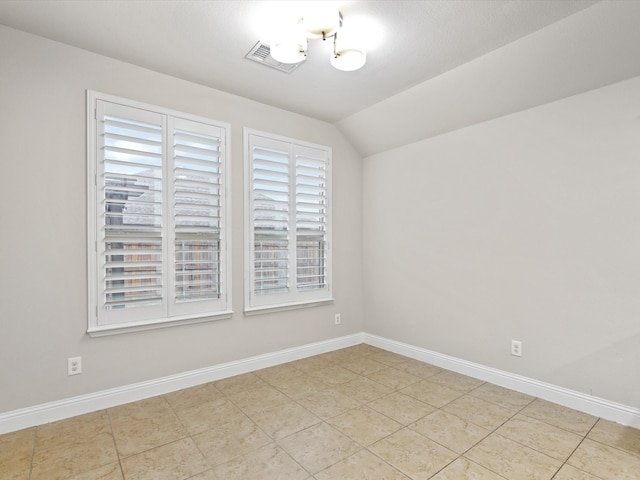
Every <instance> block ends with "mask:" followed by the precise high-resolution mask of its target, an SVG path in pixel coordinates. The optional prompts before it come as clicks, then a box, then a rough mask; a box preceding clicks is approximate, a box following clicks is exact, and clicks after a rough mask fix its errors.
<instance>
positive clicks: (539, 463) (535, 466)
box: [465, 434, 562, 480]
mask: <svg viewBox="0 0 640 480" xmlns="http://www.w3.org/2000/svg"><path fill="white" fill-rule="evenodd" d="M465 457H466V458H467V459H469V460H471V461H473V462H476V463H478V464H479V465H482V466H483V467H485V468H487V469H489V470H491V471H492V472H495V473H497V474H498V475H502V476H503V477H505V478H507V479H509V480H549V479H551V478H552V477H553V475H554V474H555V473H556V472H557V471H558V470H559V469H560V467H561V465H562V462H560V461H558V460H555V459H553V458H551V457H548V456H547V455H544V454H543V453H540V452H536V451H535V450H533V449H531V448H529V447H525V446H524V445H520V444H519V443H516V442H514V441H513V440H509V439H508V438H505V437H503V436H501V435H497V434H492V435H490V436H489V437H487V438H485V439H484V440H483V441H481V442H480V443H479V444H478V445H476V446H475V447H473V448H472V449H471V450H469V451H468V452H467V453H466V454H465Z"/></svg>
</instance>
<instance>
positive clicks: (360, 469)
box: [315, 450, 409, 480]
mask: <svg viewBox="0 0 640 480" xmlns="http://www.w3.org/2000/svg"><path fill="white" fill-rule="evenodd" d="M315 478H316V480H409V477H407V476H406V475H404V474H402V473H400V472H399V471H398V470H396V469H395V468H393V467H391V466H390V465H388V464H387V463H385V462H383V461H382V460H380V459H379V458H378V457H376V456H375V455H374V454H373V453H371V452H368V451H367V450H360V451H359V452H358V453H356V454H354V455H352V456H350V457H348V458H346V459H345V460H343V461H341V462H339V463H336V464H335V465H333V466H332V467H329V468H327V469H326V470H323V471H321V472H319V473H317V474H316V475H315Z"/></svg>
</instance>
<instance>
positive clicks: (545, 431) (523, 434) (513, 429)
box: [496, 415, 583, 462]
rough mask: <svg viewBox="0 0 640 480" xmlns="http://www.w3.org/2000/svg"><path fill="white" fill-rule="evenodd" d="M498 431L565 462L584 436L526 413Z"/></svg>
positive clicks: (509, 421)
mask: <svg viewBox="0 0 640 480" xmlns="http://www.w3.org/2000/svg"><path fill="white" fill-rule="evenodd" d="M496 433H499V434H500V435H502V436H503V437H507V438H509V439H511V440H513V441H515V442H518V443H521V444H522V445H526V446H527V447H531V448H533V449H534V450H537V451H539V452H542V453H544V454H546V455H549V456H550V457H553V458H555V459H557V460H561V461H563V462H564V461H565V460H566V459H567V458H569V455H571V454H572V453H573V451H574V450H575V449H576V447H577V446H578V445H579V444H580V442H581V441H582V438H583V437H581V436H580V435H576V434H575V433H571V432H567V431H566V430H563V429H561V428H558V427H554V426H553V425H549V424H548V423H544V422H541V421H540V420H536V419H535V418H531V417H527V416H525V415H516V416H515V417H513V418H512V419H510V420H508V421H507V422H506V423H505V424H504V425H502V426H501V427H500V428H499V429H498V430H497V431H496Z"/></svg>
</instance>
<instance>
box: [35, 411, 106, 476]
mask: <svg viewBox="0 0 640 480" xmlns="http://www.w3.org/2000/svg"><path fill="white" fill-rule="evenodd" d="M117 461H118V455H117V453H116V446H115V443H114V438H113V436H112V434H111V429H110V427H109V423H108V416H107V414H106V412H105V411H101V412H96V413H90V414H87V415H80V416H78V417H74V418H70V419H67V420H61V421H59V422H54V423H50V424H47V425H42V426H40V427H38V430H37V432H36V444H35V449H34V454H33V465H32V469H31V479H33V480H39V479H46V480H52V479H58V478H61V479H62V478H64V479H67V478H71V477H73V476H74V475H79V474H81V473H84V472H87V471H90V470H95V469H96V468H99V467H103V466H105V465H108V464H111V463H115V462H117Z"/></svg>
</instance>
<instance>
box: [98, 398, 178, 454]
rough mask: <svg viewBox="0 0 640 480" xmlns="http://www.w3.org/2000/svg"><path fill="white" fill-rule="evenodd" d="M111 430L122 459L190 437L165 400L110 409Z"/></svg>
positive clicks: (141, 402)
mask: <svg viewBox="0 0 640 480" xmlns="http://www.w3.org/2000/svg"><path fill="white" fill-rule="evenodd" d="M109 418H110V419H111V429H112V431H113V437H114V438H115V442H116V447H117V449H118V454H119V455H120V457H128V456H130V455H135V454H136V453H140V452H144V451H145V450H149V449H151V448H155V447H159V446H161V445H165V444H167V443H171V442H174V441H176V440H178V439H181V438H184V437H186V436H187V434H188V433H187V429H186V428H185V427H184V425H183V424H182V422H181V421H180V419H179V418H178V416H177V415H176V414H175V412H174V411H173V409H172V408H171V406H170V405H169V404H168V402H167V401H166V400H165V399H164V397H154V398H150V399H146V400H142V401H140V402H136V403H134V404H127V405H123V406H120V407H115V408H111V409H109Z"/></svg>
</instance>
